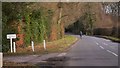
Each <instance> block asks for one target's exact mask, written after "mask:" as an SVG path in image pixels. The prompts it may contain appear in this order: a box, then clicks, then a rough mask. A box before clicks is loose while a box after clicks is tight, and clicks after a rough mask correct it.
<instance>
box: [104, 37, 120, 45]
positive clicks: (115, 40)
mask: <svg viewBox="0 0 120 68" xmlns="http://www.w3.org/2000/svg"><path fill="white" fill-rule="evenodd" d="M102 37H103V38H106V39H109V40H112V41H113V42H118V43H120V39H119V38H116V37H112V36H102Z"/></svg>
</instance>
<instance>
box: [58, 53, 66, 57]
mask: <svg viewBox="0 0 120 68" xmlns="http://www.w3.org/2000/svg"><path fill="white" fill-rule="evenodd" d="M66 54H67V53H61V54H59V55H58V57H60V56H64V55H66Z"/></svg>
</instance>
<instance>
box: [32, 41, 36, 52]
mask: <svg viewBox="0 0 120 68" xmlns="http://www.w3.org/2000/svg"><path fill="white" fill-rule="evenodd" d="M31 45H32V50H33V52H34V51H35V50H34V42H33V41H31Z"/></svg>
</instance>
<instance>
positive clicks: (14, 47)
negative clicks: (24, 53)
mask: <svg viewBox="0 0 120 68" xmlns="http://www.w3.org/2000/svg"><path fill="white" fill-rule="evenodd" d="M13 49H14V53H15V52H16V46H15V42H13Z"/></svg>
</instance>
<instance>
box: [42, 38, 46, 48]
mask: <svg viewBox="0 0 120 68" xmlns="http://www.w3.org/2000/svg"><path fill="white" fill-rule="evenodd" d="M43 44H44V49H45V50H46V44H45V40H43Z"/></svg>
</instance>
